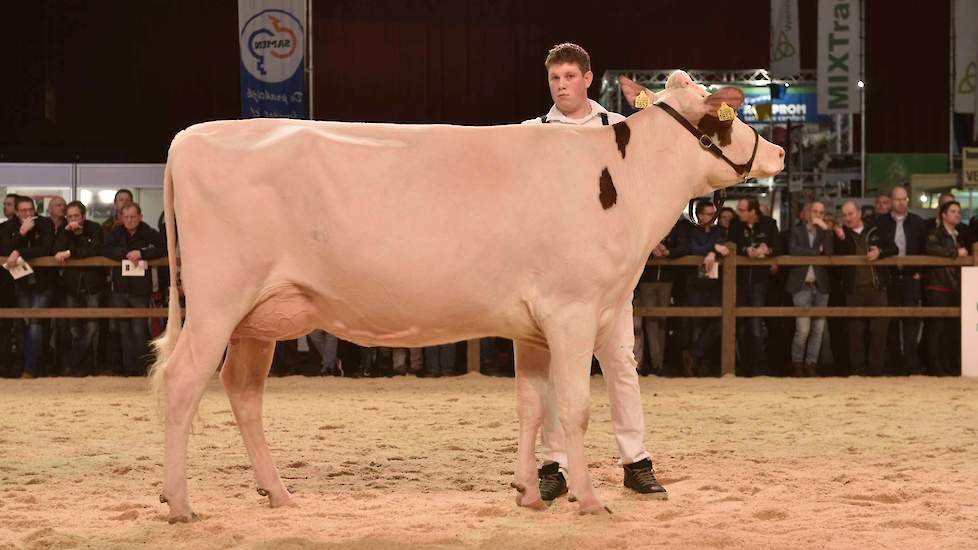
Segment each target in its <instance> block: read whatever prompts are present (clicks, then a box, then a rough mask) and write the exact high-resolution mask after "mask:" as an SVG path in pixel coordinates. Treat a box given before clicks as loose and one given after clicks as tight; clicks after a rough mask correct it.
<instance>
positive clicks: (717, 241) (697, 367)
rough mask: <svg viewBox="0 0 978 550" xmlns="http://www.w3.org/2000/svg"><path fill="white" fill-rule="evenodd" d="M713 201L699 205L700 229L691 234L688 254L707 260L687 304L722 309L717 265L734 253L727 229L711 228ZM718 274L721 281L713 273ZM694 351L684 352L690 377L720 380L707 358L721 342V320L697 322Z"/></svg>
mask: <svg viewBox="0 0 978 550" xmlns="http://www.w3.org/2000/svg"><path fill="white" fill-rule="evenodd" d="M716 211H717V209H716V207H715V206H713V202H712V201H708V200H701V201H699V202H697V203H696V219H697V220H698V221H699V223H700V225H697V226H694V227H693V228H692V229H690V231H689V233H688V239H689V242H688V244H686V247H685V249H686V252H688V253H689V254H690V255H692V256H703V264H702V265H701V266H700V268H699V269H698V270H697V272H696V274H695V275H691V276H689V277H687V278H686V301H687V303H688V305H690V306H692V307H701V306H708V307H719V306H720V300H721V287H720V278H719V277H720V273H719V268H718V267H717V265H716V262H717V257H718V256H719V257H722V256H726V255H727V254H729V253H730V250H729V249H728V248H727V247H726V246H725V242H726V239H727V232H726V230H725V229H724V227H723V226H721V225H718V224H711V223H710V220H712V219H713V216H714V215H715V214H716ZM715 269H716V270H717V273H716V275H717V277H713V276H712V273H713V271H714V270H715ZM691 324H692V330H691V331H690V332H691V335H690V347H689V349H688V350H686V351H684V352H683V371H684V372H685V374H686V375H687V376H705V375H707V374H713V375H716V376H718V375H719V374H720V372H719V371H714V372H711V371H710V369H709V368H708V365H707V361H706V356H707V353H709V351H710V349H711V348H712V347H713V346H715V345H716V343H717V341H718V340H719V339H720V320H719V319H717V318H715V317H714V318H710V317H700V318H696V319H693V320H692V322H691Z"/></svg>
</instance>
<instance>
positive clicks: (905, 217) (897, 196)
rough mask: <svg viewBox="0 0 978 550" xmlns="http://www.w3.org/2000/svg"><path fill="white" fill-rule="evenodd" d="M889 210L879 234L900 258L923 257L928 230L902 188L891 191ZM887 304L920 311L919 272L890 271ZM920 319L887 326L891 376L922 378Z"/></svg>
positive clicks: (905, 270)
mask: <svg viewBox="0 0 978 550" xmlns="http://www.w3.org/2000/svg"><path fill="white" fill-rule="evenodd" d="M890 203H891V209H890V213H889V214H888V215H885V216H882V217H880V218H879V230H880V232H881V233H883V234H885V235H886V239H887V240H888V241H891V242H893V244H895V245H896V247H897V249H898V250H899V255H900V256H917V255H922V254H924V246H925V243H926V241H927V233H928V232H929V229H930V226H929V225H928V224H927V223H926V222H924V220H923V219H922V218H921V217H920V216H918V215H916V214H914V213H912V212H910V196H909V195H908V194H907V190H906V189H904V188H903V187H901V186H897V187H894V188H893V190H892V191H890ZM890 274H891V281H890V283H889V288H888V290H889V296H888V301H889V304H890V305H891V306H904V307H920V298H921V270H920V269H919V268H915V267H894V268H891V270H890ZM920 325H921V322H920V318H919V317H906V318H902V319H895V320H894V321H893V322H891V323H890V335H889V337H888V341H889V344H890V349H891V352H901V353H899V354H897V355H898V357H895V358H894V359H895V361H894V365H893V368H892V370H891V372H892V374H903V375H909V374H922V372H921V370H920V356H919V354H918V349H917V341H918V339H919V338H920Z"/></svg>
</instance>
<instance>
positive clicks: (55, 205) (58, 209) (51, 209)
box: [48, 197, 66, 218]
mask: <svg viewBox="0 0 978 550" xmlns="http://www.w3.org/2000/svg"><path fill="white" fill-rule="evenodd" d="M65 206H66V203H65V200H64V199H62V198H60V197H58V198H54V199H51V202H50V203H48V215H49V216H51V217H52V218H63V217H65Z"/></svg>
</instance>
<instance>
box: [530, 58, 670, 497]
mask: <svg viewBox="0 0 978 550" xmlns="http://www.w3.org/2000/svg"><path fill="white" fill-rule="evenodd" d="M544 64H545V66H546V68H547V80H548V82H549V85H550V97H551V98H553V101H554V105H553V107H551V109H550V111H549V112H547V114H545V115H543V116H542V117H538V118H532V119H530V120H527V121H524V122H523V124H565V125H568V126H608V125H611V124H615V123H617V122H621V121H623V120H625V117H623V116H622V115H620V114H618V113H610V112H608V111H607V110H606V109H605V108H604V107H602V106H601V105H599V104H598V103H597V102H596V101H592V100H590V99H588V97H587V89H588V87H589V86H590V85H591V81H592V79H593V78H594V76H593V75H592V74H591V58H590V57H589V56H588V54H587V52H586V51H584V48H582V47H580V46H578V45H577V44H569V43H565V44H558V45H556V46H554V47H553V48H552V49H551V50H550V52H549V53H548V54H547V59H546V61H545V63H544ZM628 307H631V304H629V306H628ZM634 347H635V346H634V335H633V337H632V342H630V343H628V345H625V346H621V347H620V349H618V352H617V353H616V355H615V356H614V357H613V358H612V359H611V360H606V361H602V363H601V369H602V372H603V373H604V375H605V380H606V382H607V384H608V396H609V398H610V401H611V416H612V424H613V425H614V427H615V436H616V439H617V441H618V448H619V450H620V451H621V462H622V465H623V467H624V470H625V482H624V483H625V486H626V487H628V488H630V489H632V490H634V491H636V492H639V493H643V494H648V495H650V496H654V497H658V498H665V497H666V490H665V489H664V488H663V487H662V486H661V485H659V483H658V481H656V479H655V474H654V472H653V470H652V460H651V458H650V457H649V453H648V452H646V450H645V445H644V443H643V434H644V433H645V419H644V416H643V411H642V398H641V394H640V393H639V385H638V372H637V371H636V370H635V367H636V363H635V355H634V351H633V349H634ZM544 410H545V413H544V416H545V417H544V421H543V428H542V435H541V440H542V441H541V443H542V445H541V446H542V453H541V454H542V455H543V459H544V463H543V467H541V468H540V471H539V475H540V493H541V496H542V498H543V500H545V501H552V500H553V499H555V498H557V497H559V496H560V495H562V494H564V493H566V492H567V481H566V478H565V476H564V474H563V473H562V472H561V471H560V470H561V467H562V466H566V465H567V453H566V451H565V450H564V433H563V430H562V429H561V427H560V423H559V421H558V420H557V418H554V416H555V415H556V407H552V406H548V407H545V408H544Z"/></svg>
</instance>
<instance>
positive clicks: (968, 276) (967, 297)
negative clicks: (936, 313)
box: [961, 267, 978, 377]
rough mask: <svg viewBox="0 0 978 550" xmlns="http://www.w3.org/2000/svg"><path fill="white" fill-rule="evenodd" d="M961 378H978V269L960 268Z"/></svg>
mask: <svg viewBox="0 0 978 550" xmlns="http://www.w3.org/2000/svg"><path fill="white" fill-rule="evenodd" d="M961 376H972V377H975V376H978V267H962V268H961Z"/></svg>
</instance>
